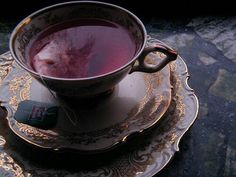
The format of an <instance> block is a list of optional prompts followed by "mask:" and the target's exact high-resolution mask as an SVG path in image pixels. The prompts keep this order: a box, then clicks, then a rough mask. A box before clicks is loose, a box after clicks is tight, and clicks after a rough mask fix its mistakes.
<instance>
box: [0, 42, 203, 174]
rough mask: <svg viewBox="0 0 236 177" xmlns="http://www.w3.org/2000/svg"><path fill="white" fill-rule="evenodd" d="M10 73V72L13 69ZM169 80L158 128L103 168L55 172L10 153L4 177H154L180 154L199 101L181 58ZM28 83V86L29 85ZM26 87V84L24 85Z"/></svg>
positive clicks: (3, 160) (0, 158) (3, 159)
mask: <svg viewBox="0 0 236 177" xmlns="http://www.w3.org/2000/svg"><path fill="white" fill-rule="evenodd" d="M148 42H149V43H155V42H160V41H158V40H156V39H153V38H150V39H149V41H148ZM0 58H1V59H4V58H6V57H5V55H3V56H1V57H0ZM7 62H8V61H7ZM0 63H2V62H0ZM0 66H5V67H6V70H7V68H8V67H7V66H9V64H5V65H4V64H0ZM1 68H2V67H1ZM8 69H9V68H8ZM9 70H11V71H13V70H14V68H13V69H9ZM9 70H8V71H9ZM0 73H1V78H5V76H6V74H7V72H5V71H2V72H0ZM170 76H171V77H170V78H171V84H172V85H173V90H172V93H171V95H172V99H171V100H172V101H171V103H170V106H169V108H168V111H167V112H166V114H165V115H164V117H163V118H162V119H161V121H160V122H159V124H157V126H154V127H153V128H152V130H151V132H150V134H148V135H147V136H145V138H143V137H140V136H138V137H137V138H138V139H139V143H135V145H134V146H133V148H132V149H131V150H129V151H122V153H120V155H118V156H115V157H113V158H112V159H111V160H110V161H108V162H105V164H103V165H102V166H97V167H94V168H92V169H91V168H90V169H88V168H87V169H85V168H83V167H81V168H79V167H76V171H68V170H65V169H61V168H62V167H61V166H60V167H58V168H52V166H51V167H48V166H43V165H35V164H34V163H30V161H29V159H28V158H27V157H24V155H22V153H21V152H18V151H15V150H11V151H6V153H2V154H1V156H0V162H1V166H2V169H3V170H4V172H5V174H9V176H17V175H19V174H22V175H23V174H24V175H25V176H27V175H29V174H30V175H32V176H55V175H58V176H81V177H86V176H104V177H105V176H130V177H151V176H154V175H155V174H156V173H158V172H160V171H161V170H162V169H163V168H164V167H165V166H166V165H167V164H168V162H169V161H170V159H171V158H172V157H173V155H174V154H175V152H176V151H179V147H178V145H179V142H180V140H181V138H182V137H183V135H184V134H185V133H186V132H187V131H188V130H189V128H190V127H191V125H192V124H193V123H194V121H195V120H196V118H197V113H198V109H199V103H198V99H197V97H196V95H195V94H194V91H193V90H192V89H191V88H190V87H189V86H188V84H187V80H188V78H189V74H188V71H187V65H186V64H185V62H184V61H183V59H182V58H181V57H180V56H179V57H178V58H177V60H176V61H175V62H172V64H171V65H170ZM5 82H6V80H4V81H2V86H1V87H5V85H4V83H5ZM28 83H30V81H29V82H28ZM28 83H26V85H27V84H28ZM13 90H14V89H13ZM27 93H28V92H26V91H22V92H21V97H22V98H26V97H28V96H27ZM6 98H7V97H6ZM1 102H2V104H5V105H7V104H6V101H4V100H1ZM13 102H14V101H13ZM148 132H149V131H148ZM30 133H31V132H29V134H30ZM142 135H143V134H142ZM4 137H5V135H4V136H1V142H4V141H6V140H4ZM139 137H140V138H139ZM2 144H4V143H2ZM122 147H124V146H122ZM128 147H130V146H128ZM8 148H10V147H8ZM19 150H20V149H19ZM4 151H5V150H4ZM12 151H14V153H12ZM9 152H10V153H9ZM16 157H17V158H16ZM61 163H62V162H61ZM65 163H66V164H68V165H69V166H70V165H71V164H74V162H72V161H70V160H68V161H65ZM55 169H56V170H55ZM69 169H70V168H69Z"/></svg>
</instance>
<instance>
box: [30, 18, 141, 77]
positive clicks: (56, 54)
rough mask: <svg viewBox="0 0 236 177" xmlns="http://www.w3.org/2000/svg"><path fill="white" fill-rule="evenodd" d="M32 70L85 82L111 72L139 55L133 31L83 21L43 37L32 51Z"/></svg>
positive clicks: (55, 28) (102, 22)
mask: <svg viewBox="0 0 236 177" xmlns="http://www.w3.org/2000/svg"><path fill="white" fill-rule="evenodd" d="M28 51H29V52H28V54H29V56H28V58H29V61H30V65H31V66H32V68H33V69H34V70H35V71H37V72H38V73H40V74H43V75H48V76H53V77H60V78H85V77H91V76H98V75H101V74H105V73H108V72H111V71H113V70H116V69H118V68H119V67H121V66H123V65H125V64H126V63H128V62H129V61H130V59H131V58H132V57H133V56H134V55H135V52H136V46H135V43H134V40H133V39H132V37H131V35H130V34H129V31H128V30H126V29H125V28H123V27H122V26H120V25H118V24H115V23H113V22H109V21H105V20H100V19H83V20H77V21H71V22H66V23H61V24H58V25H55V26H52V27H50V28H48V29H46V30H44V31H43V32H42V33H40V34H39V35H38V36H37V37H36V38H35V40H34V41H33V42H32V44H31V45H29V47H28Z"/></svg>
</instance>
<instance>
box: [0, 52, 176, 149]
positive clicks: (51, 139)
mask: <svg viewBox="0 0 236 177" xmlns="http://www.w3.org/2000/svg"><path fill="white" fill-rule="evenodd" d="M6 56H8V57H6V58H7V59H8V61H9V60H11V56H10V54H6ZM161 57H162V56H161V54H159V53H156V54H152V55H149V57H148V58H147V62H149V63H150V64H152V63H154V62H156V61H158V60H160V58H161ZM10 70H11V71H10V72H9V73H8V75H7V76H6V78H5V79H4V83H3V84H2V86H1V87H2V88H1V91H0V95H1V96H0V100H2V104H1V106H4V107H5V108H6V109H7V111H8V116H7V119H8V124H9V127H10V128H11V130H12V131H13V132H14V133H15V134H16V135H17V136H19V137H20V138H21V139H23V140H25V141H26V142H28V143H30V144H32V145H35V146H38V147H41V148H46V149H51V150H56V151H59V150H65V149H67V150H68V149H69V150H77V151H81V152H86V153H97V152H101V151H104V150H108V149H110V148H114V147H115V146H117V145H119V144H122V143H124V142H126V140H127V139H128V138H129V136H131V135H133V134H139V133H141V132H143V131H144V130H146V129H148V128H150V127H152V126H154V125H155V124H156V123H157V122H159V120H160V119H161V117H163V115H164V113H165V112H166V111H167V109H168V107H169V105H170V102H171V88H172V86H171V84H170V68H169V67H165V68H164V69H163V70H161V71H160V72H158V73H154V74H145V73H133V74H131V75H129V76H127V77H126V78H125V79H124V80H123V81H122V82H120V83H119V84H118V85H117V87H115V89H114V91H113V92H112V93H111V94H109V95H107V96H104V97H102V98H101V99H99V100H95V101H94V100H93V101H92V103H93V104H86V105H85V104H84V102H83V101H81V100H80V101H79V100H77V101H74V102H73V104H71V103H70V102H69V103H68V102H65V101H64V100H62V99H60V98H58V99H55V98H54V97H53V95H51V92H50V91H49V90H48V89H47V88H45V87H44V86H42V85H41V84H40V83H38V82H37V81H36V80H35V79H33V78H32V77H31V76H30V75H29V74H28V73H26V72H25V71H23V70H22V69H20V68H19V66H17V64H16V63H14V62H13V64H12V68H10ZM3 93H4V94H3ZM23 100H35V101H39V102H47V103H54V104H56V105H59V106H60V105H61V103H62V102H63V105H65V104H66V107H67V108H68V107H70V109H69V111H71V112H70V113H71V114H72V113H73V114H75V115H76V120H74V121H76V122H77V124H76V125H74V124H72V122H70V120H69V119H68V117H67V116H66V113H65V112H64V111H63V109H60V110H59V116H58V120H57V123H56V126H55V127H54V128H52V129H49V130H43V129H39V128H36V127H32V126H30V125H26V124H22V123H19V122H17V121H16V120H15V119H14V118H13V116H14V113H15V111H16V109H17V107H18V104H19V102H20V101H23Z"/></svg>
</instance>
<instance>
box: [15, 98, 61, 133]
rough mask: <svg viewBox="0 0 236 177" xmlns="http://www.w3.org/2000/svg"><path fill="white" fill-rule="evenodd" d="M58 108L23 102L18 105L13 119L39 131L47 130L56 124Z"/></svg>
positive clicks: (35, 102) (51, 105)
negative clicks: (39, 129)
mask: <svg viewBox="0 0 236 177" xmlns="http://www.w3.org/2000/svg"><path fill="white" fill-rule="evenodd" d="M57 112H58V106H55V105H53V104H49V103H43V102H37V101H32V100H25V101H22V102H20V103H19V105H18V108H17V110H16V113H15V115H14V119H15V120H16V121H18V122H20V123H24V124H28V125H31V126H34V127H37V128H41V129H49V128H52V127H53V126H55V124H56V122H57Z"/></svg>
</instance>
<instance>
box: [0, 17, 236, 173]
mask: <svg viewBox="0 0 236 177" xmlns="http://www.w3.org/2000/svg"><path fill="white" fill-rule="evenodd" d="M9 18H10V17H9ZM10 19H11V20H9V21H8V20H7V19H6V18H2V19H1V21H0V53H4V52H6V51H8V50H9V49H8V41H9V36H10V32H11V30H12V29H13V27H14V25H16V23H17V21H16V20H14V19H12V18H10ZM17 20H18V19H17ZM144 23H145V25H146V27H147V31H148V34H149V35H151V36H152V37H155V38H157V39H159V40H161V41H163V42H165V43H167V44H169V45H170V46H172V47H173V48H175V49H177V50H178V52H179V54H180V56H182V58H183V59H184V60H185V62H186V64H187V66H188V69H189V73H190V76H191V78H190V80H189V85H190V86H191V87H192V88H193V89H194V90H195V93H196V95H197V96H198V98H199V102H200V108H199V114H198V118H197V120H196V121H195V123H194V125H193V126H192V128H191V129H190V130H189V131H188V132H187V133H186V135H185V136H184V138H183V139H182V140H181V143H180V151H179V152H177V153H176V154H175V156H174V158H173V160H172V161H171V162H170V163H169V164H168V166H167V167H165V168H164V169H163V170H162V171H161V172H160V173H159V174H158V175H157V176H158V177H190V176H194V177H234V176H236V129H235V126H236V111H235V108H236V50H235V49H236V17H234V16H230V15H221V16H219V15H213V16H209V15H202V16H195V15H194V16H193V17H183V16H179V17H178V16H176V17H171V18H170V17H168V18H164V17H161V18H156V17H152V16H150V17H148V20H147V21H146V20H145V22H144ZM1 117H4V116H3V115H1ZM4 123H6V122H4V121H1V124H4ZM0 127H1V128H3V127H6V126H3V125H2V126H0ZM4 132H5V133H6V132H7V133H10V131H9V130H7V129H5V130H4ZM19 143H20V142H19ZM10 145H11V143H10V144H7V146H10ZM19 147H22V145H19ZM0 148H2V146H1V147H0ZM15 150H17V148H16V149H15ZM1 153H2V150H1ZM1 153H0V156H1ZM11 153H14V152H11ZM50 158H52V157H51V156H50ZM37 160H40V158H39V159H37ZM41 160H42V159H41ZM0 162H1V161H0ZM26 163H29V162H26ZM45 163H46V162H45ZM0 169H1V164H0ZM0 172H1V170H0ZM5 174H7V173H5ZM3 176H4V172H3Z"/></svg>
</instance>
